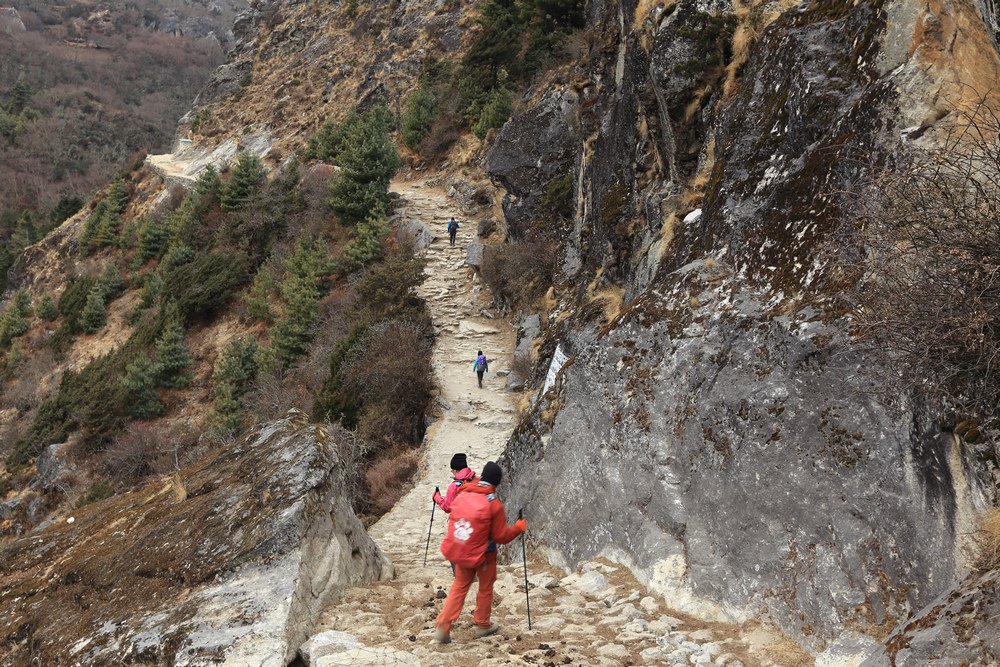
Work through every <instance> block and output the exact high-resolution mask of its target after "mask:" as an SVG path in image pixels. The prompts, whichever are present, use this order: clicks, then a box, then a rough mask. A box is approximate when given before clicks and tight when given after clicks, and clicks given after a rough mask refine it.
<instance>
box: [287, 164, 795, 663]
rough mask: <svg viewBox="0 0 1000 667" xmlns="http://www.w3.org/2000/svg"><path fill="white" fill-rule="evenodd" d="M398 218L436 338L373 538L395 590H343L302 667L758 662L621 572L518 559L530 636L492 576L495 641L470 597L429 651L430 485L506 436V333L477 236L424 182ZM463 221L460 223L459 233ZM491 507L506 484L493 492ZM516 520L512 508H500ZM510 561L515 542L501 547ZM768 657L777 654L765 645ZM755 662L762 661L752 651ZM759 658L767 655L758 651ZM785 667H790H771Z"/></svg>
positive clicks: (433, 579)
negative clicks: (416, 239) (418, 419)
mask: <svg viewBox="0 0 1000 667" xmlns="http://www.w3.org/2000/svg"><path fill="white" fill-rule="evenodd" d="M396 190H397V191H398V192H399V193H400V194H401V195H402V197H403V198H404V200H405V202H406V214H407V215H409V216H410V217H413V218H417V219H419V220H420V221H421V222H423V223H424V224H425V225H426V226H427V227H428V228H430V229H431V230H432V232H433V233H434V234H436V235H437V236H438V238H437V239H436V240H435V241H434V243H433V244H431V246H430V247H429V248H428V249H427V251H426V252H427V257H428V259H429V263H428V266H427V270H426V271H427V276H428V277H427V281H426V282H425V283H424V285H423V287H422V290H421V292H422V296H424V297H425V298H426V299H427V300H428V303H429V305H430V309H431V313H432V316H433V319H434V326H435V328H436V329H437V330H438V332H439V336H438V339H437V342H436V346H435V351H434V358H433V364H434V370H435V373H436V374H437V378H436V379H437V383H438V386H439V388H440V397H439V398H438V399H437V400H438V403H439V406H440V408H441V410H440V412H441V415H440V418H439V419H438V420H437V421H436V422H435V423H434V424H433V425H432V426H431V428H430V429H429V430H428V433H427V436H426V438H425V441H424V447H423V450H422V465H421V468H420V471H419V473H418V477H419V479H418V480H417V482H416V484H415V486H414V488H413V490H412V491H410V492H409V493H408V494H407V495H406V496H405V497H404V498H403V499H402V500H400V501H399V503H398V504H397V505H396V506H395V507H394V508H393V509H392V511H390V512H389V513H388V514H386V515H385V516H384V517H382V519H380V520H379V521H378V522H377V523H376V524H375V525H374V526H373V527H372V528H371V530H370V532H371V535H372V537H373V538H374V539H375V541H376V542H377V543H378V544H379V546H380V547H381V548H382V549H383V551H384V552H385V553H386V555H387V556H388V557H389V558H390V560H392V562H393V564H394V566H395V570H396V578H395V579H394V580H392V581H387V582H382V583H380V584H373V585H372V586H369V587H364V588H355V589H351V590H349V591H347V592H346V593H345V595H344V596H343V598H342V599H341V600H339V601H338V602H337V603H336V604H334V605H333V606H331V607H329V608H328V609H326V610H325V612H324V614H323V617H322V619H321V621H320V626H319V628H318V629H317V631H318V633H319V634H317V635H316V636H314V637H313V638H312V639H311V640H310V642H309V643H307V645H306V647H304V648H305V650H304V654H303V658H304V660H305V662H306V664H309V665H311V666H319V667H330V666H333V665H355V666H360V665H415V666H416V665H448V666H450V665H462V666H467V665H480V666H483V667H486V666H490V665H537V666H549V665H551V666H554V665H606V666H609V667H611V666H621V665H682V664H683V665H691V664H714V665H728V666H730V667H739V666H740V665H746V666H747V667H749V665H757V664H767V663H769V662H770V660H764V661H762V660H760V659H758V658H757V657H756V656H751V653H750V647H749V645H748V644H747V643H746V642H745V641H743V640H739V639H737V640H730V639H728V638H732V637H739V636H740V635H741V634H743V635H744V636H746V633H747V631H748V629H746V628H743V629H742V631H741V629H738V628H734V627H732V626H718V625H708V624H704V623H698V622H695V621H692V620H691V619H687V618H685V617H681V616H679V615H677V614H671V613H670V612H669V610H668V609H667V608H666V607H665V606H664V604H663V601H662V600H659V599H656V598H654V597H651V596H648V595H647V594H646V593H645V592H644V591H643V589H642V587H641V586H640V585H639V584H638V583H637V582H636V581H635V580H634V579H633V578H632V577H631V576H630V575H629V574H628V573H627V571H626V570H625V569H624V568H621V567H619V566H616V565H614V564H611V563H606V562H592V563H586V564H584V566H583V567H582V568H581V570H580V571H579V572H577V573H574V574H570V575H568V576H567V575H566V573H564V572H562V571H559V570H556V569H555V568H552V567H551V566H549V565H548V564H547V563H544V562H541V561H540V560H539V559H538V558H533V557H531V556H530V555H529V564H528V571H529V573H530V575H531V577H530V580H531V588H530V593H531V611H532V620H533V630H531V631H529V630H528V627H527V618H526V614H525V596H524V585H523V579H522V576H523V574H522V569H521V564H520V563H517V564H514V565H507V566H500V567H499V571H498V576H497V584H496V588H495V590H496V593H497V594H496V599H495V602H494V610H493V620H494V621H496V622H498V623H499V624H500V626H501V630H500V632H499V633H498V634H497V635H496V636H493V637H489V638H486V639H480V640H475V639H473V624H472V617H471V614H472V607H473V606H474V603H475V602H474V601H475V593H474V591H470V594H469V597H468V598H467V600H466V605H465V609H464V610H463V614H462V616H461V617H460V618H459V620H458V622H457V623H456V624H455V626H454V628H453V629H452V640H453V641H452V643H451V644H449V645H446V646H438V645H434V644H431V641H430V640H431V635H432V633H433V628H434V619H435V617H436V616H437V614H438V612H439V611H440V609H441V606H442V604H443V599H442V598H443V597H444V591H446V590H447V588H448V587H449V586H450V584H451V579H452V576H451V570H450V568H449V566H448V563H447V562H446V561H445V560H444V558H443V557H442V556H441V554H440V552H439V551H438V546H439V545H440V543H441V540H442V538H443V537H444V533H445V527H446V521H447V517H446V516H445V515H444V514H443V513H441V512H440V511H439V512H437V513H436V514H435V519H434V525H433V531H432V535H431V545H430V555H429V557H428V561H427V566H426V567H424V566H423V558H424V547H425V543H426V539H427V529H428V521H429V519H430V510H431V500H430V497H431V493H432V492H433V490H434V486H435V484H439V485H441V487H442V488H444V486H445V485H446V484H447V483H448V481H449V477H448V463H449V461H450V459H451V456H452V454H454V453H455V452H458V451H464V452H466V453H467V455H468V458H469V463H470V465H471V466H472V467H473V468H474V469H476V470H477V471H478V470H480V469H482V465H483V464H484V463H485V462H486V461H487V460H491V459H496V458H497V457H498V456H499V455H500V453H501V451H502V449H503V447H504V444H505V442H506V440H507V438H508V436H509V435H510V432H511V430H512V428H513V426H514V421H515V414H514V408H513V405H512V403H511V398H512V395H511V394H509V393H507V392H505V391H504V378H503V377H498V374H497V372H498V371H499V372H500V373H503V371H504V370H505V369H507V368H509V364H510V360H511V351H512V350H513V347H514V331H513V330H512V328H511V327H510V326H509V324H507V323H506V322H504V321H502V320H498V319H496V320H494V319H488V318H486V317H483V316H481V315H480V311H481V310H482V309H483V308H484V307H485V306H486V305H487V304H488V300H487V299H486V298H485V295H480V294H477V292H478V290H477V288H476V287H475V286H474V284H473V277H472V274H471V271H470V269H469V268H468V267H466V266H465V262H464V259H465V245H466V243H467V242H469V241H470V240H471V239H472V238H473V235H474V234H475V225H474V223H472V222H465V224H463V225H462V227H461V229H460V230H459V234H458V241H457V244H456V246H455V247H450V246H449V245H448V238H447V232H446V231H445V226H446V224H447V220H448V217H449V216H450V215H451V214H452V213H454V212H455V210H454V208H453V207H452V206H451V205H450V204H449V201H448V199H447V197H446V195H445V194H444V193H442V192H440V191H438V190H436V189H434V188H430V187H426V186H424V185H422V184H419V183H415V184H396ZM463 222H464V221H463ZM480 349H481V350H483V352H485V353H486V355H487V356H488V357H490V358H491V359H492V362H491V364H490V371H491V372H490V373H488V374H487V375H486V379H485V381H484V388H483V389H479V388H478V387H477V386H476V377H475V373H473V371H472V360H473V358H474V356H475V354H476V351H477V350H480ZM500 491H501V495H502V491H503V486H502V485H501V487H500ZM511 511H512V512H513V510H511ZM503 549H507V550H508V553H511V554H519V542H514V543H512V544H511V545H509V546H507V547H503ZM769 648H777V647H769ZM756 652H759V651H756ZM769 652H770V651H769ZM779 662H781V663H784V664H794V663H793V662H791V661H785V660H779Z"/></svg>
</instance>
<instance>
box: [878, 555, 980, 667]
mask: <svg viewBox="0 0 1000 667" xmlns="http://www.w3.org/2000/svg"><path fill="white" fill-rule="evenodd" d="M952 665H1000V570H993V571H992V572H987V573H985V574H981V575H979V576H970V577H969V578H968V579H966V580H965V581H963V582H961V583H960V584H959V585H957V586H955V587H954V588H953V589H952V590H949V591H947V592H946V593H943V594H942V595H941V596H940V597H938V598H937V599H936V600H934V601H933V602H931V603H930V604H929V605H927V607H925V608H924V609H923V610H921V611H920V612H919V613H918V614H915V615H914V616H913V618H911V619H908V620H907V621H906V622H905V623H903V624H902V625H901V626H900V627H898V628H896V629H895V630H893V631H892V634H890V635H889V638H888V639H886V640H885V644H884V645H883V648H882V649H881V650H880V651H879V652H878V653H876V654H875V655H873V656H871V657H870V658H868V659H867V660H865V662H864V663H862V667H918V666H919V667H951V666H952Z"/></svg>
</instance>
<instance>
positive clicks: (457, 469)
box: [432, 453, 479, 512]
mask: <svg viewBox="0 0 1000 667" xmlns="http://www.w3.org/2000/svg"><path fill="white" fill-rule="evenodd" d="M450 465H451V476H452V477H453V478H454V480H455V481H453V482H452V483H451V484H449V485H448V488H447V489H446V490H445V492H444V495H443V496H442V495H441V492H440V491H438V490H437V489H435V490H434V495H433V496H432V498H433V500H434V502H435V503H437V505H438V507H440V508H441V509H443V510H444V511H445V512H451V504H452V502H454V500H455V496H456V495H457V494H458V490H459V488H460V487H461V486H462V485H463V484H475V483H476V482H478V481H479V478H478V477H476V473H475V472H474V471H473V470H472V469H471V468H470V467H469V464H468V463H467V462H466V459H465V454H463V453H458V454H455V455H454V456H453V457H451V464H450Z"/></svg>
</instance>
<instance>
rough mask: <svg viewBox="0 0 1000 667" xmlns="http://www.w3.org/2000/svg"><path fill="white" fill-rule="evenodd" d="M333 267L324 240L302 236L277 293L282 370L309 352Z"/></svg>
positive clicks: (275, 342)
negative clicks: (323, 286)
mask: <svg viewBox="0 0 1000 667" xmlns="http://www.w3.org/2000/svg"><path fill="white" fill-rule="evenodd" d="M331 269H332V267H331V265H330V257H329V251H328V250H327V247H326V243H325V242H324V241H323V240H322V239H314V238H312V237H311V236H308V235H303V236H302V237H300V238H299V240H298V242H297V243H296V244H295V251H294V252H293V253H292V255H291V257H289V258H288V261H287V262H286V265H285V278H284V280H282V281H281V285H280V286H279V288H278V291H279V292H280V293H281V300H282V303H283V309H282V318H281V319H280V320H278V323H277V324H275V326H274V329H273V330H272V332H271V344H272V347H273V348H274V354H275V356H276V358H277V360H278V362H279V363H280V365H281V367H282V368H283V369H285V368H288V367H289V366H290V365H291V364H292V363H293V362H294V361H296V360H297V359H299V358H300V357H302V356H303V355H304V354H305V353H306V352H308V350H309V344H310V342H312V339H313V336H314V335H315V331H314V327H315V324H316V318H317V317H318V316H319V300H320V297H321V296H322V295H323V292H322V290H321V288H320V284H321V282H322V279H323V277H324V276H327V275H328V274H329V273H330V271H331Z"/></svg>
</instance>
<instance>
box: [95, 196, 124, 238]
mask: <svg viewBox="0 0 1000 667" xmlns="http://www.w3.org/2000/svg"><path fill="white" fill-rule="evenodd" d="M120 225H121V218H120V217H119V215H118V213H116V212H115V210H114V208H113V205H108V206H107V207H106V208H105V209H104V212H103V214H102V215H101V219H100V220H99V221H98V223H97V229H95V230H94V237H93V241H94V244H95V245H96V246H97V247H98V248H106V247H108V246H112V245H115V244H116V243H117V242H118V236H119V233H120V229H119V227H120Z"/></svg>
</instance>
